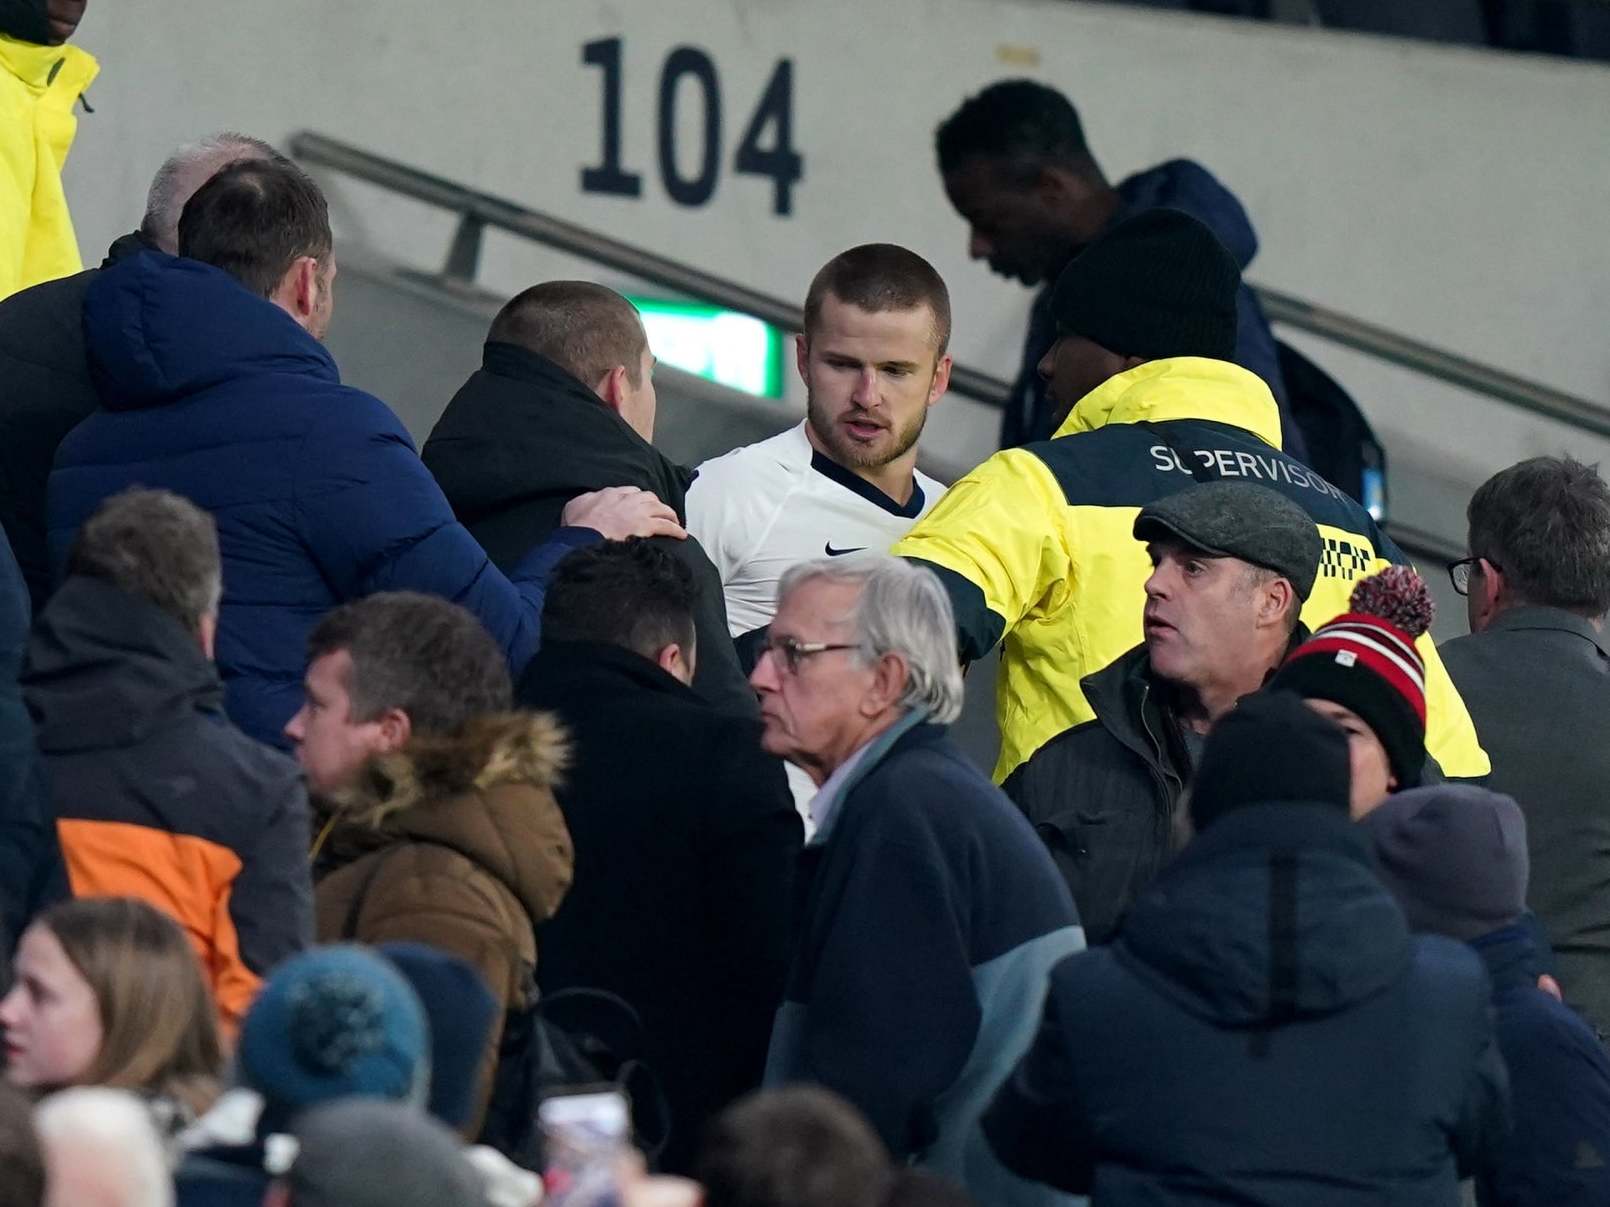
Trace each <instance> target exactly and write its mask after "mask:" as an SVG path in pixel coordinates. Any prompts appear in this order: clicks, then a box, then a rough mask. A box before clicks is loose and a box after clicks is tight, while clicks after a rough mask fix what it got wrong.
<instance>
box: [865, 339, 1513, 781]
mask: <svg viewBox="0 0 1610 1207" xmlns="http://www.w3.org/2000/svg"><path fill="white" fill-rule="evenodd" d="M1193 462H1194V463H1195V464H1197V465H1199V466H1200V467H1201V471H1199V472H1202V473H1203V474H1204V476H1208V477H1213V478H1245V479H1247V480H1248V481H1250V482H1258V483H1261V484H1263V485H1265V486H1269V487H1272V488H1273V489H1275V490H1278V491H1280V492H1281V493H1282V494H1284V495H1285V496H1286V497H1287V498H1289V499H1291V500H1292V501H1293V502H1295V503H1297V504H1298V505H1299V506H1301V507H1302V508H1303V509H1304V510H1306V511H1307V512H1308V514H1309V515H1311V516H1313V518H1314V523H1315V525H1316V526H1317V527H1318V529H1319V533H1320V536H1321V537H1323V538H1324V554H1323V557H1322V558H1321V561H1320V566H1319V576H1318V577H1317V578H1316V579H1315V581H1314V588H1313V591H1312V592H1311V593H1310V594H1309V596H1308V600H1307V602H1306V604H1305V605H1304V606H1303V612H1302V619H1303V621H1304V623H1305V624H1307V625H1308V626H1309V628H1317V627H1318V626H1320V625H1321V624H1324V623H1325V622H1326V621H1328V620H1330V619H1332V618H1333V617H1335V616H1337V615H1339V614H1340V613H1342V612H1345V611H1347V610H1348V596H1349V595H1350V594H1351V593H1352V590H1353V586H1354V584H1355V583H1356V582H1357V581H1358V580H1359V579H1360V578H1367V577H1368V576H1370V575H1371V574H1374V573H1376V572H1377V571H1379V570H1381V569H1382V568H1383V567H1385V566H1386V565H1388V564H1389V563H1394V562H1395V563H1405V562H1406V561H1407V559H1406V558H1405V557H1404V556H1403V554H1402V552H1400V551H1399V550H1398V548H1397V546H1396V545H1394V544H1393V543H1392V541H1391V540H1390V539H1389V538H1388V537H1386V536H1385V535H1384V534H1383V533H1382V532H1381V531H1380V529H1379V528H1377V527H1376V524H1375V521H1374V520H1373V519H1372V518H1371V517H1370V515H1369V513H1368V512H1366V511H1365V510H1364V509H1363V508H1362V507H1360V506H1359V505H1358V504H1357V503H1355V502H1354V501H1353V500H1352V499H1350V498H1348V497H1347V496H1346V495H1345V494H1343V493H1342V492H1341V491H1340V490H1338V489H1336V487H1334V486H1332V485H1331V484H1330V483H1328V482H1326V481H1325V480H1324V479H1323V478H1321V477H1320V476H1319V475H1318V474H1317V473H1315V472H1314V471H1313V470H1311V469H1308V468H1306V467H1305V466H1304V465H1303V464H1302V463H1301V462H1299V461H1297V460H1295V459H1293V458H1291V457H1288V456H1286V454H1284V453H1282V452H1281V451H1280V418H1279V412H1278V411H1277V410H1276V408H1275V401H1274V398H1273V397H1272V396H1271V395H1270V393H1269V388H1268V387H1267V386H1266V385H1264V383H1263V382H1262V380H1260V379H1259V378H1258V377H1256V376H1255V375H1253V374H1252V373H1249V372H1247V371H1246V370H1245V369H1242V368H1239V367H1237V366H1236V365H1232V364H1229V363H1227V362H1225V361H1218V360H1207V359H1203V358H1199V357H1178V358H1175V359H1172V360H1158V361H1149V362H1147V363H1146V364H1143V365H1140V366H1138V367H1136V368H1134V369H1131V370H1130V371H1129V372H1127V373H1121V374H1119V375H1118V376H1117V377H1114V378H1112V379H1111V380H1109V381H1107V382H1106V383H1104V384H1103V385H1101V386H1099V387H1098V388H1097V389H1095V390H1093V391H1091V392H1090V393H1089V394H1088V395H1086V396H1085V397H1084V398H1082V399H1080V401H1079V404H1078V405H1077V406H1076V407H1074V409H1073V413H1072V414H1071V415H1069V417H1068V419H1067V420H1066V421H1065V422H1064V423H1063V425H1062V427H1061V428H1060V429H1058V431H1057V433H1056V435H1055V436H1053V437H1052V438H1051V439H1050V440H1047V441H1043V442H1041V443H1039V444H1031V445H1028V446H1027V447H1025V448H1014V449H1005V450H1003V451H1001V452H999V453H996V454H995V455H994V456H993V457H991V458H990V459H989V460H987V461H985V462H984V463H983V464H982V465H980V466H979V467H978V468H977V469H975V470H973V471H972V472H971V473H970V474H968V475H967V476H966V477H964V478H962V479H961V480H960V481H958V482H957V483H956V484H955V485H954V486H952V487H951V488H950V490H949V491H948V492H947V493H946V495H945V497H944V498H943V499H941V500H940V502H939V504H938V505H937V506H936V507H935V508H934V509H933V511H931V512H929V513H928V515H927V516H926V517H924V518H923V519H922V520H920V521H918V523H917V524H916V525H915V526H914V527H913V528H912V530H911V531H910V532H909V533H908V534H907V535H906V536H905V537H904V538H902V539H901V540H900V541H899V542H898V543H897V544H896V545H895V546H894V552H895V553H897V554H899V555H900V556H902V557H908V558H913V559H916V560H919V561H921V562H923V563H925V564H927V565H928V567H929V568H930V569H932V570H934V571H935V572H936V573H937V574H938V575H939V577H940V580H941V581H942V582H943V583H944V584H945V587H946V589H947V590H948V591H949V593H950V597H951V603H952V605H953V606H954V608H955V611H956V623H957V629H958V632H959V635H960V639H961V649H962V657H963V659H964V660H966V661H972V660H973V659H975V658H978V657H980V656H981V655H983V654H984V653H986V652H987V651H988V650H990V649H991V648H993V647H994V645H995V644H996V643H997V642H1002V643H1003V644H1002V650H1001V664H1000V674H999V679H998V682H997V685H996V711H997V715H998V720H999V722H1000V730H1001V754H1000V760H999V762H998V763H997V764H996V766H995V778H996V780H997V781H1005V780H1006V779H1007V778H1008V777H1009V776H1010V775H1011V774H1012V772H1014V771H1015V770H1017V768H1018V767H1020V766H1021V765H1023V764H1024V763H1025V762H1027V761H1028V760H1029V759H1030V758H1032V757H1033V755H1034V753H1035V752H1036V751H1037V750H1039V749H1040V748H1041V747H1042V746H1044V745H1045V743H1047V742H1049V741H1050V740H1051V739H1052V738H1054V737H1056V736H1057V735H1058V734H1060V733H1062V732H1064V731H1066V730H1068V729H1072V728H1073V727H1074V726H1076V725H1082V724H1084V723H1085V722H1087V721H1091V720H1093V719H1094V715H1095V714H1094V713H1093V712H1092V711H1091V708H1090V705H1089V704H1088V702H1086V700H1085V697H1084V693H1083V691H1082V690H1081V689H1080V686H1079V681H1080V680H1081V679H1082V678H1084V676H1086V675H1088V674H1090V673H1091V672H1093V671H1098V670H1100V669H1102V668H1103V667H1105V666H1107V665H1108V664H1109V663H1111V662H1112V661H1113V660H1114V659H1116V658H1117V657H1118V656H1119V655H1121V654H1123V653H1124V652H1125V651H1126V650H1129V649H1132V648H1133V647H1135V646H1137V645H1139V644H1140V642H1141V640H1142V636H1143V634H1142V631H1141V612H1142V610H1143V608H1144V606H1145V601H1146V595H1145V591H1144V589H1143V588H1144V584H1145V581H1146V579H1147V577H1148V576H1149V575H1150V574H1151V565H1150V562H1149V560H1148V558H1147V556H1146V548H1145V546H1144V545H1142V544H1141V543H1140V542H1139V541H1137V540H1136V539H1135V538H1134V536H1133V534H1132V532H1131V529H1132V528H1133V527H1134V523H1135V517H1136V515H1138V514H1139V512H1140V509H1141V508H1142V507H1144V506H1145V505H1146V504H1148V503H1151V502H1154V501H1155V500H1157V499H1161V498H1163V497H1165V496H1167V495H1170V494H1174V493H1175V492H1177V491H1180V490H1184V489H1185V488H1187V487H1189V486H1190V485H1191V484H1192V483H1193V481H1194V480H1195V479H1194V478H1193V475H1192V472H1191V470H1190V469H1189V468H1187V467H1188V466H1189V465H1191V464H1192V463H1193ZM1419 649H1420V652H1421V654H1422V656H1423V657H1424V658H1425V662H1426V712H1427V733H1426V746H1427V748H1428V749H1429V750H1430V752H1431V754H1432V756H1433V757H1435V758H1436V760H1437V762H1438V763H1439V764H1440V765H1441V767H1442V769H1443V771H1444V773H1445V774H1447V775H1449V776H1476V775H1485V774H1486V773H1487V772H1488V770H1489V766H1488V762H1487V755H1486V753H1485V752H1484V751H1483V750H1482V748H1481V744H1480V742H1479V741H1478V740H1477V737H1476V729H1475V726H1474V725H1473V724H1472V723H1471V720H1470V714H1469V713H1468V712H1467V711H1466V709H1465V705H1464V701H1462V700H1461V699H1460V698H1459V693H1458V692H1457V691H1456V690H1455V688H1454V686H1453V683H1452V682H1451V681H1450V680H1449V678H1448V674H1447V672H1446V671H1445V670H1444V669H1443V666H1442V661H1441V659H1439V658H1438V657H1437V651H1436V647H1435V646H1434V645H1433V644H1432V642H1431V639H1430V637H1429V636H1427V637H1422V638H1421V639H1420V642H1419Z"/></svg>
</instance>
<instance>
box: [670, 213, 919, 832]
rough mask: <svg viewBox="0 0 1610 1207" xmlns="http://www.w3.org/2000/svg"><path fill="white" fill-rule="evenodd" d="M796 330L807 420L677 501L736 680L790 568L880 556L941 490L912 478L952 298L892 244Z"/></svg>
mask: <svg viewBox="0 0 1610 1207" xmlns="http://www.w3.org/2000/svg"><path fill="white" fill-rule="evenodd" d="M804 326H805V330H804V331H803V332H802V333H801V334H800V335H799V336H798V337H796V340H795V363H796V364H797V365H798V366H799V375H800V377H801V379H802V380H803V381H804V382H805V392H806V417H805V420H804V421H803V422H802V423H800V424H799V425H798V426H796V427H792V428H789V429H788V430H787V431H786V432H783V433H782V434H780V435H777V436H773V437H772V438H771V439H769V440H762V441H760V442H759V443H758V444H750V445H747V446H745V447H743V448H740V449H735V450H733V451H732V452H730V453H728V454H726V455H725V456H723V457H716V458H714V459H713V460H710V461H706V462H705V463H704V464H703V465H701V466H700V467H699V476H698V477H697V478H696V479H695V480H694V483H693V486H692V488H691V489H690V490H689V491H688V496H687V525H688V531H689V532H690V533H691V534H693V535H694V536H695V537H697V538H698V541H699V543H700V544H702V545H703V546H704V549H705V552H706V553H707V554H709V556H710V560H711V561H712V562H714V563H715V566H716V569H717V571H719V573H720V575H721V584H722V590H723V592H724V593H725V595H726V604H727V623H728V626H729V627H730V628H731V630H732V635H733V637H734V639H735V640H736V641H737V642H738V649H739V657H740V661H741V662H743V664H744V666H745V667H748V666H750V665H751V664H752V663H753V661H754V658H755V654H756V653H757V652H758V649H759V646H760V644H761V643H762V642H763V641H764V640H765V630H766V626H767V625H768V624H770V623H771V618H772V616H773V614H774V613H775V612H776V610H777V584H778V582H779V581H780V580H781V579H782V576H783V573H784V572H785V571H786V570H788V568H789V567H791V566H795V565H798V564H799V563H801V562H806V561H812V560H815V559H817V558H820V557H823V556H827V557H838V556H841V555H846V554H855V553H859V552H861V551H863V550H870V551H872V552H874V553H884V552H887V551H888V549H889V547H890V546H891V545H892V544H894V542H895V541H897V540H899V539H900V538H901V537H902V536H904V535H905V534H906V530H907V529H909V528H910V527H911V525H912V524H913V523H915V522H916V521H917V520H918V519H919V518H920V517H921V516H923V515H926V514H927V512H928V510H929V509H930V508H931V507H932V506H933V505H934V503H935V502H936V501H937V500H938V498H939V496H940V495H941V494H942V493H943V492H944V489H945V488H944V487H943V486H942V485H940V484H939V483H938V482H936V481H934V480H933V479H932V478H930V477H928V476H927V475H925V474H922V473H919V472H918V470H917V438H918V437H919V436H920V435H921V434H922V428H923V424H924V423H926V422H927V419H928V409H929V408H930V407H932V406H933V405H934V403H936V402H938V401H939V398H940V396H941V395H942V394H944V392H945V389H946V387H948V386H949V385H950V356H949V355H948V354H947V352H946V348H947V346H948V345H949V343H950V293H949V291H948V290H946V288H945V282H944V280H943V279H942V278H941V277H940V275H939V273H938V272H936V271H935V270H934V267H933V265H931V264H929V263H928V261H927V260H924V259H923V258H922V257H921V256H919V255H917V254H916V253H915V252H912V251H908V250H907V249H905V248H903V247H898V246H896V245H895V244H892V243H867V244H863V245H862V246H860V247H852V248H851V249H850V250H849V251H846V252H841V253H840V254H839V255H837V256H834V257H833V259H831V260H829V261H828V262H827V264H826V265H825V266H824V267H823V268H822V270H821V271H820V272H818V273H817V274H816V277H815V279H814V280H813V281H812V282H811V287H810V291H809V292H808V293H807V294H806V297H805V324H804ZM789 783H790V785H791V786H792V787H793V789H794V798H795V801H796V803H797V804H798V805H799V806H800V812H801V813H802V814H803V815H804V816H805V818H806V824H807V826H809V825H810V816H809V812H808V809H807V805H808V802H809V800H810V798H811V796H812V795H813V794H814V792H815V787H814V785H812V784H810V783H809V782H808V781H807V780H806V779H805V777H804V776H803V775H802V774H800V773H799V772H797V771H796V769H795V768H793V767H790V768H789Z"/></svg>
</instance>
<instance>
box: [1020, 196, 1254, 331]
mask: <svg viewBox="0 0 1610 1207" xmlns="http://www.w3.org/2000/svg"><path fill="white" fill-rule="evenodd" d="M1240 287H1241V270H1240V269H1239V268H1237V267H1236V262H1235V259H1234V257H1232V256H1231V255H1230V253H1229V252H1228V251H1226V250H1225V249H1224V244H1222V243H1220V242H1219V240H1218V239H1217V238H1216V237H1215V236H1214V234H1213V232H1212V231H1210V230H1209V229H1208V228H1207V227H1206V226H1204V225H1202V223H1200V222H1198V221H1197V220H1196V219H1195V218H1193V217H1191V216H1190V215H1189V214H1187V213H1185V212H1184V211H1182V210H1162V209H1159V210H1143V211H1141V212H1140V213H1139V214H1136V215H1135V216H1134V217H1133V218H1126V219H1125V220H1124V221H1122V222H1120V223H1119V224H1118V225H1117V226H1115V227H1113V228H1112V229H1111V230H1110V231H1108V232H1107V233H1106V234H1104V235H1102V236H1101V238H1099V239H1097V240H1096V241H1095V242H1094V243H1092V244H1090V246H1089V247H1087V248H1085V249H1084V251H1082V252H1080V253H1079V254H1078V255H1077V256H1075V257H1074V258H1073V262H1072V263H1070V264H1069V265H1068V266H1067V268H1065V269H1063V270H1062V275H1061V276H1060V277H1058V278H1057V285H1056V289H1055V291H1054V292H1053V293H1052V295H1051V313H1052V314H1053V315H1054V316H1055V318H1056V320H1057V326H1058V328H1059V329H1060V330H1063V331H1066V332H1069V333H1070V334H1073V335H1082V336H1084V337H1085V338H1086V339H1089V340H1094V341H1095V342H1096V343H1098V344H1100V345H1101V346H1102V347H1103V348H1106V349H1107V350H1108V351H1109V352H1117V353H1118V354H1120V355H1122V356H1138V357H1140V358H1141V359H1142V360H1164V359H1166V358H1168V357H1172V356H1207V357H1212V358H1213V359H1214V360H1233V359H1234V358H1235V337H1236V304H1235V303H1236V292H1237V290H1239V289H1240Z"/></svg>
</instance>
